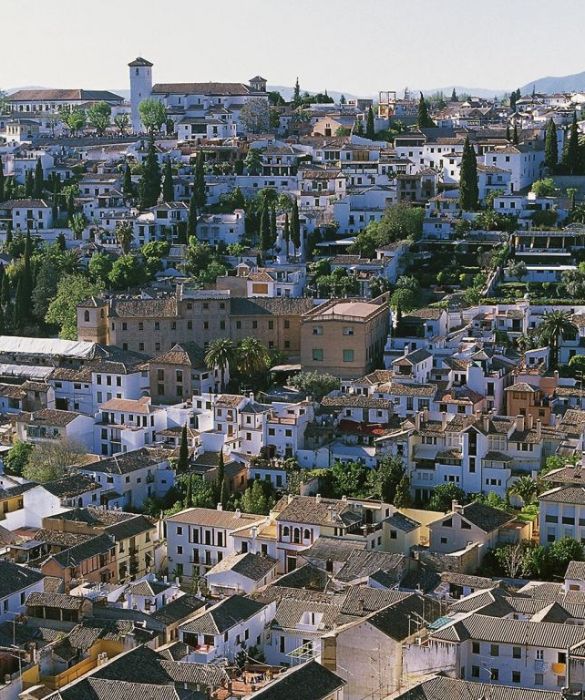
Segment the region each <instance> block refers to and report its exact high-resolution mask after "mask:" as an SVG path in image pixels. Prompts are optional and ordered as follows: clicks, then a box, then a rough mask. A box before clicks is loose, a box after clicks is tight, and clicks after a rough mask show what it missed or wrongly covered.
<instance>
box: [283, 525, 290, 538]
mask: <svg viewBox="0 0 585 700" xmlns="http://www.w3.org/2000/svg"><path fill="white" fill-rule="evenodd" d="M289 535H290V530H289V528H288V526H287V525H285V526H284V527H283V528H282V536H283V537H288V536H289Z"/></svg>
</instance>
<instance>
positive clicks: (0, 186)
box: [0, 158, 5, 202]
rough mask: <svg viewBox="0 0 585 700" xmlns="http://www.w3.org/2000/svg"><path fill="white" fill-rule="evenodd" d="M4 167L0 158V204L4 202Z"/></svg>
mask: <svg viewBox="0 0 585 700" xmlns="http://www.w3.org/2000/svg"><path fill="white" fill-rule="evenodd" d="M4 191H5V187H4V166H3V165H2V158H0V202H3V201H4Z"/></svg>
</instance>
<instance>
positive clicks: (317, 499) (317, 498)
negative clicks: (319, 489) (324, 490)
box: [315, 493, 321, 503]
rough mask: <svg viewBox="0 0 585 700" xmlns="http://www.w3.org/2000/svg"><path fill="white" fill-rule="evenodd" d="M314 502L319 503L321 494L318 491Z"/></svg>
mask: <svg viewBox="0 0 585 700" xmlns="http://www.w3.org/2000/svg"><path fill="white" fill-rule="evenodd" d="M315 503H321V494H320V493H318V494H317V495H316V496H315Z"/></svg>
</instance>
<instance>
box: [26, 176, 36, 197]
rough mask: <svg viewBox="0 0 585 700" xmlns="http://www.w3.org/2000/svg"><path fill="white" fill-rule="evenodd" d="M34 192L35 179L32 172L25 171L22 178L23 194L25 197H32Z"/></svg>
mask: <svg viewBox="0 0 585 700" xmlns="http://www.w3.org/2000/svg"><path fill="white" fill-rule="evenodd" d="M34 191H35V177H34V175H33V171H32V170H27V171H26V175H25V176H24V194H25V196H26V197H32V196H33V194H34Z"/></svg>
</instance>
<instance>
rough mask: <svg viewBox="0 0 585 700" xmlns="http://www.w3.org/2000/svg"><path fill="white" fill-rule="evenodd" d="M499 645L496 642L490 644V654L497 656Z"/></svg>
mask: <svg viewBox="0 0 585 700" xmlns="http://www.w3.org/2000/svg"><path fill="white" fill-rule="evenodd" d="M499 655H500V647H499V645H498V644H490V656H499Z"/></svg>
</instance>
